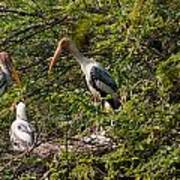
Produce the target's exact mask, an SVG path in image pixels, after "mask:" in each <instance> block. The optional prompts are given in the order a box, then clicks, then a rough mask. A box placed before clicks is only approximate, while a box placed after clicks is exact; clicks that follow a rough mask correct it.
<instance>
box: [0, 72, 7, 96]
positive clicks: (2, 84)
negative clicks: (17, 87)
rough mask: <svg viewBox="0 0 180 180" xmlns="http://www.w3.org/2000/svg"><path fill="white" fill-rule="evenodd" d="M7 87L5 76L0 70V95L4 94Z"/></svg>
mask: <svg viewBox="0 0 180 180" xmlns="http://www.w3.org/2000/svg"><path fill="white" fill-rule="evenodd" d="M7 85H8V80H7V77H6V74H5V73H4V72H2V71H1V70H0V94H2V93H3V92H4V90H5V89H6V87H7Z"/></svg>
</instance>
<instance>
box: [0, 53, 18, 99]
mask: <svg viewBox="0 0 180 180" xmlns="http://www.w3.org/2000/svg"><path fill="white" fill-rule="evenodd" d="M11 78H12V79H14V80H15V81H16V82H17V83H18V84H20V80H19V77H18V74H17V72H16V70H15V68H14V67H13V64H12V60H11V57H10V55H9V54H8V53H7V52H0V95H1V94H3V93H4V92H5V90H6V89H7V87H8V85H9V84H10V81H11Z"/></svg>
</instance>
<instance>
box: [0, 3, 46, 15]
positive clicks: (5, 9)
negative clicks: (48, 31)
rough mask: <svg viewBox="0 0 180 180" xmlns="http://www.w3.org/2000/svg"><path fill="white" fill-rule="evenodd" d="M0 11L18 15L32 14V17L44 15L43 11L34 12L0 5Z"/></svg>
mask: <svg viewBox="0 0 180 180" xmlns="http://www.w3.org/2000/svg"><path fill="white" fill-rule="evenodd" d="M0 13H12V14H16V15H19V16H33V17H40V18H43V17H44V13H43V12H42V11H39V12H36V13H27V12H25V11H21V10H17V9H12V8H7V7H4V6H0Z"/></svg>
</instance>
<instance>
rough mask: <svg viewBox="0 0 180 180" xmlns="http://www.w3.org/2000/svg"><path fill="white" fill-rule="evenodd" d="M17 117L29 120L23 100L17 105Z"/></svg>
mask: <svg viewBox="0 0 180 180" xmlns="http://www.w3.org/2000/svg"><path fill="white" fill-rule="evenodd" d="M16 119H22V120H27V116H26V105H25V104H24V103H23V102H19V103H18V104H17V105H16Z"/></svg>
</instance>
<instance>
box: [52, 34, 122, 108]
mask: <svg viewBox="0 0 180 180" xmlns="http://www.w3.org/2000/svg"><path fill="white" fill-rule="evenodd" d="M63 49H68V50H69V52H70V53H72V55H73V56H74V57H75V59H76V60H77V62H78V63H79V64H80V66H81V69H82V71H83V73H84V74H85V79H86V82H87V86H88V88H89V90H90V92H91V93H92V95H93V98H94V100H95V101H97V100H102V99H103V101H102V102H103V103H104V106H105V108H106V107H107V108H106V109H109V107H111V108H112V109H119V107H120V99H119V97H118V95H117V90H118V87H117V85H116V83H115V81H114V80H113V79H112V77H111V75H110V74H109V72H108V71H107V70H106V69H104V68H103V67H102V66H101V65H100V64H99V63H97V62H96V61H94V60H93V59H89V58H86V57H84V56H83V55H82V54H81V53H80V51H79V50H78V49H77V47H76V45H75V44H74V43H73V41H72V40H71V39H69V38H66V37H65V38H62V39H61V40H60V41H59V43H58V47H57V49H56V51H55V53H54V56H53V58H52V60H51V62H50V65H49V71H51V69H52V67H53V65H54V64H55V63H56V61H57V59H58V57H59V56H60V54H61V52H62V50H63Z"/></svg>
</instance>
